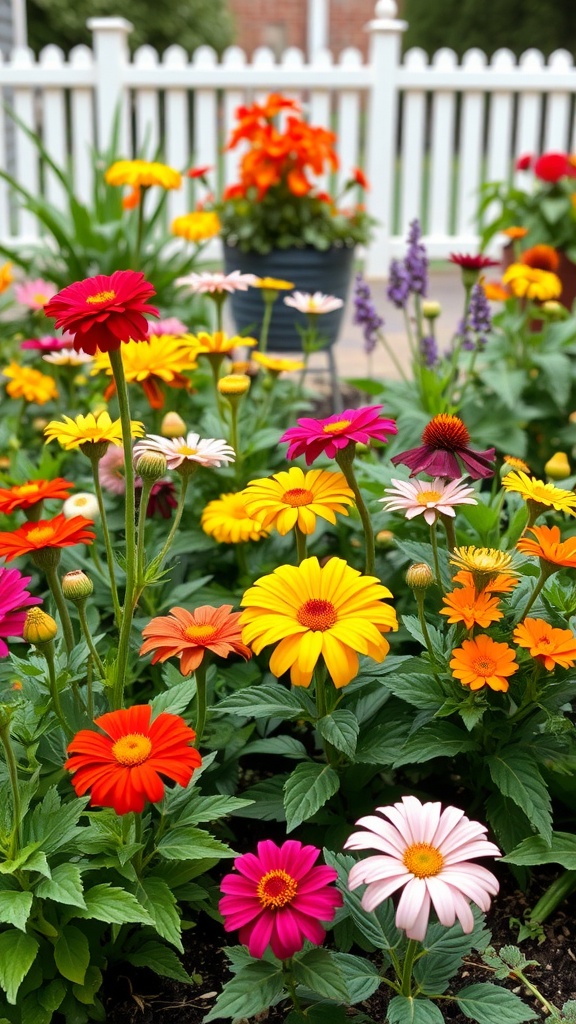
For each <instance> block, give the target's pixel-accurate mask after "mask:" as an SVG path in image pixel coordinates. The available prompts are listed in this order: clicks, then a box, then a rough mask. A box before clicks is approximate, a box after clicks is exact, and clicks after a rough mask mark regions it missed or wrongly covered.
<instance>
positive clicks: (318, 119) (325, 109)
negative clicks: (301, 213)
mask: <svg viewBox="0 0 576 1024" xmlns="http://www.w3.org/2000/svg"><path fill="white" fill-rule="evenodd" d="M314 68H315V69H317V68H324V70H325V71H328V70H329V69H331V68H332V54H331V53H330V50H318V51H317V52H316V53H315V54H314ZM331 113H332V96H331V93H330V90H329V89H312V90H311V92H310V100H309V103H308V109H307V111H306V114H307V117H308V120H309V122H310V124H314V125H318V126H319V127H320V128H325V129H326V130H327V131H330V130H331V128H332V124H331ZM318 188H319V189H320V191H321V192H325V191H326V190H327V189H329V188H330V181H329V174H328V173H326V174H321V175H319V176H318Z"/></svg>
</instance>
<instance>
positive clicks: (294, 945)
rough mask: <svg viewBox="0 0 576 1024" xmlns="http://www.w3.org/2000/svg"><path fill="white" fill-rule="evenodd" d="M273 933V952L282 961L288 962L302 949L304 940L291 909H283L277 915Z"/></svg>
mask: <svg viewBox="0 0 576 1024" xmlns="http://www.w3.org/2000/svg"><path fill="white" fill-rule="evenodd" d="M274 924H275V927H274V929H273V931H272V937H271V945H272V952H273V953H274V954H275V956H277V957H279V958H280V959H281V960H287V959H288V958H289V957H291V956H294V953H297V952H298V950H300V949H302V946H303V944H304V938H303V935H302V932H301V931H300V929H299V927H298V922H297V920H296V918H295V917H294V914H293V913H292V911H291V910H290V907H283V908H282V910H279V911H278V912H277V913H276V916H275V919H274Z"/></svg>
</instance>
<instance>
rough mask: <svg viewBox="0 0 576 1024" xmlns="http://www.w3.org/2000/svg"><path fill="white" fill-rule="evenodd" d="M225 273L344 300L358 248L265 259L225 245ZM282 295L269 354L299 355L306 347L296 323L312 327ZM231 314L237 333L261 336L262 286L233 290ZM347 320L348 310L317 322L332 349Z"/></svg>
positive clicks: (280, 252) (283, 252) (290, 252)
mask: <svg viewBox="0 0 576 1024" xmlns="http://www.w3.org/2000/svg"><path fill="white" fill-rule="evenodd" d="M224 266H225V268H226V273H227V274H229V273H231V272H232V271H233V270H241V271H242V273H243V274H256V275H257V276H258V277H277V278H282V279H284V280H285V281H293V282H294V285H295V289H294V290H295V291H300V292H324V293H325V294H326V295H335V296H336V297H337V298H339V299H343V301H344V302H346V299H347V297H348V291H349V289H350V281H351V278H352V270H353V266H354V249H348V248H344V247H343V248H338V249H336V248H333V249H328V250H326V251H324V252H322V251H320V250H318V249H312V248H306V249H274V250H273V251H272V252H270V253H268V254H267V255H265V256H264V255H262V254H261V253H257V252H241V251H240V250H239V249H237V248H235V247H234V246H230V245H225V246H224ZM290 294H291V293H290V292H282V293H281V294H280V297H279V298H278V300H277V302H275V304H274V310H273V313H272V321H271V324H270V331H269V334H268V349H269V350H270V351H271V352H300V351H301V349H302V345H301V342H300V335H299V333H298V331H297V330H296V327H295V324H296V323H298V324H300V326H301V327H307V326H308V320H307V318H306V316H304V314H303V313H299V312H298V310H296V309H292V308H291V307H290V306H286V305H285V304H284V301H283V299H284V295H290ZM231 307H232V316H233V318H234V323H235V325H236V330H237V331H238V333H239V334H252V335H253V336H255V337H257V338H258V337H259V336H260V329H261V326H262V317H263V315H264V303H263V301H262V296H261V294H260V291H259V289H258V288H249V289H248V291H246V292H234V293H233V294H232V296H231ZM343 316H344V306H342V308H341V309H337V310H334V312H333V313H325V314H324V315H323V316H321V317H320V318H319V321H318V326H319V329H320V330H321V332H322V334H323V335H325V336H326V337H327V338H328V343H327V344H328V346H332V345H334V343H335V342H336V340H337V338H338V332H339V330H340V325H341V323H342V318H343Z"/></svg>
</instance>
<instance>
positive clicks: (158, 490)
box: [134, 480, 178, 519]
mask: <svg viewBox="0 0 576 1024" xmlns="http://www.w3.org/2000/svg"><path fill="white" fill-rule="evenodd" d="M134 485H135V487H136V493H137V495H138V492H139V491H140V492H141V491H142V481H141V480H135V481H134ZM173 508H178V501H177V500H176V488H175V486H174V484H173V483H172V481H171V480H157V481H156V482H155V483H153V484H152V489H151V491H150V497H149V498H148V508H147V509H146V518H147V519H152V518H153V517H154V516H155V515H156V513H157V512H158V514H159V515H160V516H162V518H163V519H170V518H171V516H172V509H173Z"/></svg>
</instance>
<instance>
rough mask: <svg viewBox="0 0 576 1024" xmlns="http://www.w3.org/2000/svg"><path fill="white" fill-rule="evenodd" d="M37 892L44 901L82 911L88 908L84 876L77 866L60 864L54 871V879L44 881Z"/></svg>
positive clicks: (37, 887)
mask: <svg viewBox="0 0 576 1024" xmlns="http://www.w3.org/2000/svg"><path fill="white" fill-rule="evenodd" d="M35 892H36V895H37V896H40V897H41V898H42V899H45V900H54V902H55V903H64V904H66V905H67V906H70V907H82V909H84V908H85V906H86V903H85V901H84V886H83V885H82V876H81V874H80V869H79V868H78V867H77V865H76V864H59V865H58V866H57V867H55V868H54V870H53V871H52V878H44V879H42V881H41V882H40V883H39V885H37V886H36V890H35Z"/></svg>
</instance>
